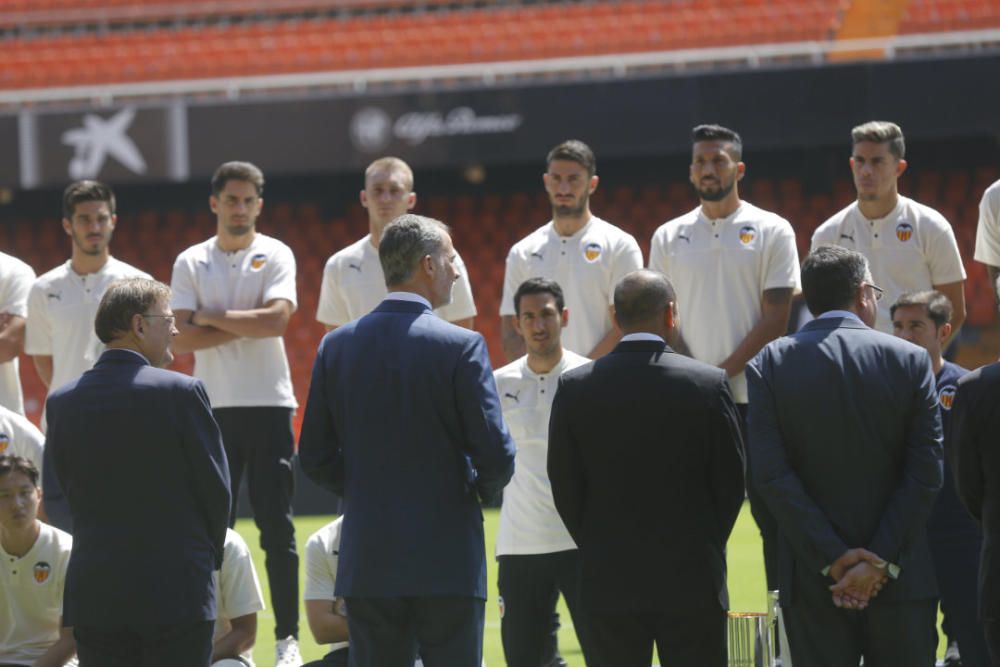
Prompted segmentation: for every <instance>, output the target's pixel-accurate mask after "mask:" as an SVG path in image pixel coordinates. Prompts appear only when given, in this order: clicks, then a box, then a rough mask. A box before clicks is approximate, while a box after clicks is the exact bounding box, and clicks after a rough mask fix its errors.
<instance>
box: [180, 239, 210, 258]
mask: <svg viewBox="0 0 1000 667" xmlns="http://www.w3.org/2000/svg"><path fill="white" fill-rule="evenodd" d="M217 238H218V237H216V236H212V237H211V238H207V239H205V240H204V241H199V242H198V243H195V244H194V245H192V246H188V247H187V248H184V250H181V252H180V253H179V254H178V255H177V261H178V262H195V261H207V260H209V259H210V258H211V256H212V248H213V247H215V244H216V239H217Z"/></svg>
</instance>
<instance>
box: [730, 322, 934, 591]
mask: <svg viewBox="0 0 1000 667" xmlns="http://www.w3.org/2000/svg"><path fill="white" fill-rule="evenodd" d="M747 381H748V388H749V394H750V403H749V416H748V430H749V438H748V440H749V447H750V457H749V459H750V465H751V466H752V470H751V473H752V474H751V479H752V480H753V481H754V483H755V484H756V486H757V489H758V491H759V492H760V494H761V496H762V497H763V498H764V501H765V502H766V503H767V505H768V507H769V508H770V509H771V511H772V512H773V513H774V515H775V518H776V519H777V521H778V527H779V534H780V545H779V549H780V552H779V580H780V582H781V595H782V600H783V601H784V602H785V603H792V604H795V603H804V604H832V603H831V602H830V594H829V591H828V590H827V586H829V585H830V584H832V583H833V581H832V580H831V579H830V577H824V576H823V575H822V574H820V573H821V571H822V570H823V569H824V568H826V567H827V566H829V565H831V564H832V563H833V562H834V561H835V560H836V559H837V558H838V557H840V556H841V555H842V554H843V553H844V552H845V551H847V550H848V549H850V548H853V547H865V548H867V549H869V550H870V551H873V552H874V553H876V554H878V555H879V556H880V557H882V558H884V559H886V560H888V561H889V562H891V563H895V564H897V565H899V566H900V568H901V572H900V576H899V579H898V581H893V582H890V583H889V584H888V585H887V586H886V588H885V589H884V590H883V591H882V592H881V593H879V595H878V597H877V598H875V599H874V601H873V604H876V605H877V604H884V603H886V602H890V601H894V600H895V601H899V600H913V599H923V598H929V597H934V596H935V595H936V594H937V586H936V584H935V579H934V568H933V566H932V563H931V557H930V552H929V550H928V547H927V534H926V525H927V517H928V515H929V513H930V510H931V506H932V504H933V502H934V497H935V496H936V495H937V493H938V490H939V489H940V488H941V483H942V457H943V451H942V447H941V418H940V415H939V414H938V409H937V393H936V392H935V388H934V374H933V370H932V368H931V362H930V357H929V356H928V354H927V351H926V350H924V349H922V348H919V347H917V346H916V345H913V344H911V343H908V342H906V341H903V340H901V339H898V338H894V337H892V336H890V335H888V334H884V333H881V332H878V331H874V330H872V329H869V328H868V327H866V326H865V325H864V324H862V323H861V322H860V321H857V320H854V319H851V318H839V317H831V318H822V319H817V320H813V321H812V322H810V323H808V324H807V325H806V326H804V327H803V328H802V330H801V331H800V332H799V333H797V334H794V335H792V336H788V337H785V338H779V339H778V340H776V341H774V342H772V343H770V344H769V345H768V346H767V347H765V348H764V349H763V350H761V352H760V353H759V354H758V355H757V356H756V357H755V358H754V359H753V360H752V361H751V362H750V364H749V365H748V366H747Z"/></svg>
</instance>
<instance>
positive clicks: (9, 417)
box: [0, 405, 45, 441]
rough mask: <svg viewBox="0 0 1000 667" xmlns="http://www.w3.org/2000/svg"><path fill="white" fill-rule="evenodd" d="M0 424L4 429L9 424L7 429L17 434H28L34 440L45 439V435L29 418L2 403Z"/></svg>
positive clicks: (0, 406)
mask: <svg viewBox="0 0 1000 667" xmlns="http://www.w3.org/2000/svg"><path fill="white" fill-rule="evenodd" d="M0 426H3V427H4V428H5V429H7V427H8V426H9V429H10V430H11V431H14V432H15V433H17V434H18V435H24V436H28V437H30V438H32V439H34V440H40V441H44V440H45V436H44V435H43V434H42V432H41V431H40V430H38V427H37V426H35V425H34V424H32V423H31V420H30V419H28V418H27V417H25V416H24V415H22V414H20V413H18V412H14V411H13V410H11V409H9V408H6V407H4V406H2V405H0Z"/></svg>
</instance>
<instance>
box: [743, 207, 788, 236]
mask: <svg viewBox="0 0 1000 667" xmlns="http://www.w3.org/2000/svg"><path fill="white" fill-rule="evenodd" d="M736 221H737V222H740V223H743V222H753V223H756V224H757V225H758V226H760V227H761V228H763V229H765V230H772V231H779V232H791V233H792V234H794V233H795V232H794V230H793V229H792V223H790V222H788V220H786V219H785V218H783V217H781V216H780V215H778V214H777V213H775V212H774V211H768V210H766V209H763V208H761V207H759V206H756V205H754V204H752V203H750V202H748V201H744V202H743V206H742V208H741V209H740V212H739V213H738V214H737V216H736Z"/></svg>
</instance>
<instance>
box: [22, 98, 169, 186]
mask: <svg viewBox="0 0 1000 667" xmlns="http://www.w3.org/2000/svg"><path fill="white" fill-rule="evenodd" d="M166 116H167V111H166V109H164V108H144V107H137V106H124V107H120V108H116V109H110V110H100V111H96V110H95V111H82V112H78V113H57V114H39V115H38V116H37V120H36V123H37V129H36V136H37V138H38V146H37V149H38V154H39V161H38V175H39V178H40V180H41V181H42V182H43V183H47V184H61V183H66V182H68V181H72V180H76V179H80V178H96V179H100V180H104V181H108V182H110V183H135V182H152V183H155V182H162V181H166V180H168V176H169V171H168V168H167V167H168V165H167V160H168V158H167V155H168V151H167V141H168V131H167V123H166Z"/></svg>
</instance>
